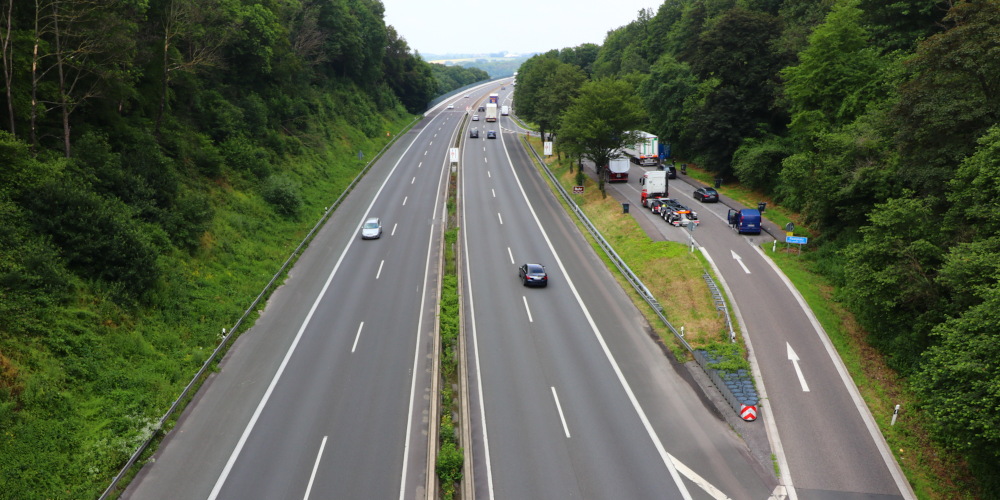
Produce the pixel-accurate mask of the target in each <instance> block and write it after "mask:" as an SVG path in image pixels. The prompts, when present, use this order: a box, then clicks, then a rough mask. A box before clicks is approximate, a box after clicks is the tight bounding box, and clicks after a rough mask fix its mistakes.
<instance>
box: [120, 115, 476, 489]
mask: <svg viewBox="0 0 1000 500" xmlns="http://www.w3.org/2000/svg"><path fill="white" fill-rule="evenodd" d="M463 114H464V113H463V112H461V111H458V110H442V111H441V112H438V113H433V114H432V115H431V116H429V117H428V118H425V119H424V120H423V121H421V122H420V123H419V124H418V125H417V126H416V127H415V128H413V129H412V130H411V131H409V132H408V133H407V134H406V135H405V136H404V137H402V138H400V140H399V141H397V143H396V144H395V145H394V146H393V147H392V148H390V149H389V150H388V152H387V153H386V155H385V156H384V158H383V159H381V160H380V161H378V162H377V163H376V165H374V166H373V168H372V170H371V171H370V172H369V173H368V174H367V175H366V177H365V178H364V180H363V181H362V182H361V183H360V184H359V185H358V186H357V187H356V188H355V189H354V191H353V192H352V193H351V195H350V196H349V197H348V198H347V199H346V200H345V202H344V203H343V204H342V206H341V207H340V208H339V209H338V210H337V211H336V213H335V214H334V215H333V216H332V217H331V219H330V221H329V222H328V223H327V224H326V226H325V227H324V228H323V230H322V231H320V232H319V233H318V235H317V236H316V237H315V239H314V240H313V241H312V243H311V244H310V246H309V249H308V250H307V251H305V252H304V253H303V255H302V256H301V258H300V259H299V261H298V262H297V264H296V265H295V267H294V268H293V269H292V271H291V272H290V273H289V278H288V280H287V282H286V283H285V284H284V285H283V286H282V287H281V288H280V289H279V290H278V291H277V292H276V293H275V294H274V295H273V296H272V298H271V299H270V301H269V302H268V305H267V308H266V309H265V310H264V311H263V313H262V314H261V316H260V318H259V319H258V320H257V322H256V324H255V325H254V327H253V328H252V329H250V330H249V331H248V332H246V333H245V334H243V336H242V337H241V338H239V339H238V340H237V341H236V342H235V343H234V345H233V347H232V349H231V350H230V352H229V353H228V355H227V356H226V358H225V360H224V361H223V362H222V363H221V364H220V368H219V372H218V373H217V374H216V375H214V376H213V377H212V378H211V379H210V380H209V381H208V382H207V383H206V384H205V386H204V387H203V388H202V390H201V391H200V392H199V394H198V396H197V398H196V399H195V400H194V401H193V402H192V403H191V404H190V405H189V407H188V408H187V410H186V411H185V412H184V414H183V416H182V418H181V419H180V421H179V422H178V423H177V425H176V427H175V428H174V429H173V431H172V432H170V433H169V434H168V435H167V437H166V439H165V440H164V442H163V443H162V445H161V446H160V448H159V450H158V451H157V452H156V454H155V456H154V461H153V462H152V463H150V464H148V465H147V466H146V467H144V468H143V469H142V471H141V473H140V474H139V476H138V477H137V478H136V480H135V481H133V482H132V484H131V485H130V487H129V488H128V490H127V491H126V493H125V496H126V497H128V498H135V499H155V498H163V499H177V498H188V499H194V498H232V499H273V498H309V497H310V496H311V497H312V498H423V497H424V494H425V493H424V492H425V485H426V481H427V476H426V471H427V458H426V457H427V449H428V443H427V441H428V423H429V421H432V420H433V419H429V415H428V414H429V404H430V401H431V400H432V395H431V389H430V387H431V380H430V379H431V376H430V373H431V366H430V363H431V359H430V358H431V353H432V352H433V350H432V347H433V339H434V335H436V332H435V331H434V317H435V311H436V307H437V301H436V297H437V288H436V284H437V282H438V273H437V270H438V269H439V264H440V248H439V245H438V242H439V241H440V237H441V230H442V222H443V218H444V213H443V210H444V208H443V206H444V203H443V200H444V188H445V181H446V178H447V176H446V173H447V166H448V160H447V158H448V155H447V150H448V147H449V146H450V144H451V143H453V142H454V138H455V137H456V134H457V133H458V126H459V124H460V122H461V120H460V118H461V117H462V116H463ZM368 216H377V217H380V218H381V219H382V223H383V227H384V233H383V235H382V237H381V238H380V239H376V240H360V239H359V228H360V225H361V222H362V221H363V220H364V219H365V218H366V217H368Z"/></svg>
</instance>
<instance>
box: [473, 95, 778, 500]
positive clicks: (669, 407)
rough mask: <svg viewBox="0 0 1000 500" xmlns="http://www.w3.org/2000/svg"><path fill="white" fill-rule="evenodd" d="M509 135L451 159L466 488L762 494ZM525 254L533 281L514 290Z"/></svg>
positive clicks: (742, 452) (721, 425)
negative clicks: (468, 434)
mask: <svg viewBox="0 0 1000 500" xmlns="http://www.w3.org/2000/svg"><path fill="white" fill-rule="evenodd" d="M508 88H509V87H508ZM505 97H506V96H505V95H504V94H503V93H502V94H501V98H505ZM507 123H508V122H507V121H506V119H505V118H501V120H500V122H499V124H500V126H501V127H504V128H506V125H505V124H507ZM498 128H499V127H498ZM481 131H482V127H481ZM481 137H485V136H481ZM516 140H517V139H516V138H515V136H514V135H513V134H500V137H499V138H498V139H496V140H489V139H468V138H467V139H466V143H465V145H464V147H463V153H462V161H461V165H462V167H461V172H462V175H461V182H460V192H461V196H462V202H461V203H462V207H461V212H462V220H461V222H460V227H461V228H462V236H461V240H462V244H463V252H462V253H463V255H465V258H466V262H465V264H464V265H465V271H466V272H465V275H464V277H463V278H464V284H463V289H464V290H465V297H466V299H465V314H466V335H467V336H468V337H469V339H470V340H469V343H468V345H467V349H468V351H467V355H468V356H469V358H470V386H471V387H472V404H473V410H472V413H473V415H472V417H473V418H472V420H473V427H474V429H473V431H474V432H473V443H472V446H471V448H472V453H473V461H474V464H475V465H474V471H472V473H473V474H472V475H473V477H474V481H475V494H476V497H477V498H696V499H708V498H727V497H728V498H734V499H742V498H747V499H751V498H753V499H762V498H767V497H768V496H769V495H770V494H771V492H772V490H773V488H774V486H775V485H774V484H772V483H769V482H768V480H767V479H766V477H767V474H766V473H765V472H763V471H761V467H760V466H759V464H756V463H754V462H753V461H752V460H751V459H749V457H748V453H747V450H746V445H745V444H744V443H743V442H742V441H741V440H740V439H739V437H738V436H736V435H735V434H734V433H733V432H732V431H731V429H730V428H729V427H728V426H727V425H726V424H725V422H724V421H723V420H722V418H720V416H719V415H718V414H717V413H716V411H715V409H714V407H712V406H711V405H709V404H707V403H706V401H705V400H704V399H703V398H702V396H701V395H700V394H699V389H698V388H697V387H695V386H694V384H693V383H692V381H691V380H690V379H689V377H687V376H686V375H687V372H686V369H685V368H684V367H683V366H680V365H676V364H673V363H671V361H670V358H668V357H667V356H665V355H664V353H663V351H662V350H661V348H660V346H658V345H657V344H656V343H655V342H654V341H653V340H652V339H651V338H650V332H649V328H648V325H647V324H645V322H644V319H643V318H642V316H641V315H640V313H639V312H638V311H637V310H636V309H635V307H634V306H633V305H632V304H631V302H630V301H629V299H628V297H627V296H626V295H625V293H624V292H623V291H622V289H621V288H620V287H619V285H618V284H617V282H615V281H614V279H613V277H612V276H611V275H610V273H609V272H608V271H607V269H606V268H605V266H604V265H603V263H602V262H601V261H600V259H598V257H597V256H596V255H595V254H594V252H593V251H592V250H591V248H590V246H589V245H588V244H587V243H586V242H585V240H584V239H583V238H582V237H581V235H580V234H579V232H578V230H577V229H576V227H575V226H573V224H572V222H571V221H570V220H569V219H568V218H567V216H566V215H565V212H564V210H563V209H562V208H561V207H560V206H559V205H558V203H557V202H556V200H555V198H554V197H553V196H552V194H551V193H550V191H549V190H548V188H547V187H546V186H545V184H544V183H543V182H542V181H541V178H540V177H539V175H538V173H537V172H536V171H535V170H534V168H533V167H532V166H531V164H530V162H529V160H528V158H527V156H526V155H525V153H524V151H523V150H522V149H521V147H520V146H519V145H518V144H516V143H512V142H511V141H516ZM505 146H506V149H505ZM507 151H509V152H510V156H508V153H507ZM526 261H527V262H538V263H541V264H544V265H545V266H546V268H547V271H548V273H549V276H550V285H549V286H548V287H547V288H540V289H534V288H525V287H523V286H522V285H521V283H520V281H519V280H518V278H517V274H516V266H517V265H519V264H521V263H523V262H526Z"/></svg>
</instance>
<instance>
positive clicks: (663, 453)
mask: <svg viewBox="0 0 1000 500" xmlns="http://www.w3.org/2000/svg"><path fill="white" fill-rule="evenodd" d="M500 140H501V144H503V151H504V154H505V155H506V156H507V164H508V165H509V166H510V171H511V173H512V174H513V175H514V181H515V182H517V188H518V189H519V190H520V191H521V197H522V198H524V203H525V204H526V205H527V206H528V211H529V212H531V216H532V217H533V218H534V219H535V225H537V226H538V230H539V231H541V233H542V237H543V238H545V243H546V244H547V245H548V247H549V251H551V252H552V257H553V258H555V259H556V265H558V266H559V270H560V271H562V274H563V277H564V278H565V279H566V284H567V285H568V286H569V289H570V291H572V292H573V297H575V298H576V302H577V304H579V306H580V309H581V310H582V311H583V315H584V317H585V318H586V319H587V323H589V324H590V329H591V331H593V332H594V336H595V337H597V341H598V343H599V344H600V345H601V349H603V350H604V355H605V356H606V357H607V358H608V362H609V363H611V367H612V369H614V372H615V375H617V376H618V382H619V383H620V384H621V385H622V387H623V388H624V389H625V393H626V394H627V395H628V399H629V401H630V402H631V403H632V408H633V409H634V410H635V412H636V413H637V414H638V416H639V420H640V421H641V422H642V425H643V427H644V428H645V429H646V433H647V434H648V435H649V438H650V439H651V440H652V441H653V446H654V447H655V448H656V451H657V452H658V453H659V454H660V459H661V460H663V464H664V466H666V468H667V471H668V472H669V473H670V477H671V479H673V481H674V484H675V485H676V486H677V490H678V491H680V493H681V496H682V497H683V498H684V500H692V499H691V493H690V492H689V491H688V490H687V486H686V485H685V484H684V481H683V480H682V479H681V477H680V475H679V474H678V473H677V468H676V467H674V463H673V460H671V457H670V455H669V454H668V453H667V450H666V448H664V447H663V442H662V441H660V437H659V436H658V435H657V434H656V429H653V424H651V423H650V422H649V418H648V417H647V416H646V412H645V410H643V409H642V405H641V404H639V399H638V398H636V396H635V393H634V392H632V387H631V386H630V385H629V383H628V380H626V379H625V374H624V373H622V370H621V367H620V366H618V361H616V360H615V357H614V355H613V354H611V349H609V348H608V344H607V342H605V341H604V336H603V335H602V334H601V331H600V329H598V328H597V323H595V322H594V317H593V316H591V315H590V310H589V309H587V307H586V306H585V305H584V303H583V297H581V296H580V292H579V291H578V290H577V289H576V286H575V285H574V284H573V279H572V278H571V277H570V275H569V273H567V272H566V266H564V265H563V263H562V259H560V258H559V253H558V252H556V249H555V246H554V245H553V244H552V240H551V239H549V234H548V233H547V232H546V231H545V228H544V227H543V226H542V221H540V220H539V219H538V214H537V213H536V212H535V207H534V206H532V204H531V200H529V199H528V194H527V193H525V192H524V186H523V185H522V184H521V178H520V177H518V175H517V171H516V170H514V162H513V160H511V159H510V152H509V151H507V144H506V141H505V140H504V134H500ZM530 168H537V167H536V166H535V164H534V162H533V161H532V163H531V167H530Z"/></svg>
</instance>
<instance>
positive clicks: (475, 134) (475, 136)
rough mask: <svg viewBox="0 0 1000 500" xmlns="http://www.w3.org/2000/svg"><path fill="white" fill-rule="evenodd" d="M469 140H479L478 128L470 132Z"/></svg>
mask: <svg viewBox="0 0 1000 500" xmlns="http://www.w3.org/2000/svg"><path fill="white" fill-rule="evenodd" d="M469 138H470V139H479V129H478V128H474V129H472V130H469Z"/></svg>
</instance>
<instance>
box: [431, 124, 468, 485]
mask: <svg viewBox="0 0 1000 500" xmlns="http://www.w3.org/2000/svg"><path fill="white" fill-rule="evenodd" d="M464 131H465V129H464V128H462V129H460V131H459V132H460V133H459V135H458V137H457V138H456V142H457V143H458V144H460V143H461V141H462V137H463V133H464ZM458 144H456V147H457V145H458ZM457 197H458V173H457V172H449V174H448V201H447V204H446V205H447V210H448V214H447V217H446V220H447V224H448V226H447V229H446V231H445V235H444V255H443V259H444V262H443V266H442V267H443V273H442V278H441V308H440V311H441V313H440V317H439V320H438V321H439V331H438V335H439V337H440V342H441V354H440V360H439V361H440V369H441V380H440V384H441V390H440V391H439V392H440V395H441V396H440V403H441V407H440V408H441V409H440V412H439V413H440V415H441V416H440V420H439V424H440V427H439V428H438V453H437V464H436V467H435V470H436V471H437V475H438V484H439V485H440V491H439V492H438V493H439V494H438V498H442V499H445V500H451V499H452V498H455V495H456V487H457V486H458V485H459V483H460V482H461V481H462V476H463V474H462V468H463V465H464V461H465V454H464V451H463V449H462V448H461V447H459V444H460V440H459V438H458V434H457V433H456V427H459V426H460V424H459V412H460V411H461V409H460V408H459V401H460V400H461V397H456V395H455V391H456V390H458V388H459V387H461V383H460V381H459V378H460V377H464V376H467V375H466V374H463V373H461V371H460V370H459V358H460V356H461V355H462V354H461V352H459V350H460V349H461V348H462V346H461V344H460V343H459V333H460V329H461V321H462V319H461V318H462V311H461V309H460V304H459V300H458V297H459V290H458V266H459V265H460V264H459V261H458V234H459V230H460V228H459V227H458V215H457V212H458V204H457V201H456V200H457Z"/></svg>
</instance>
